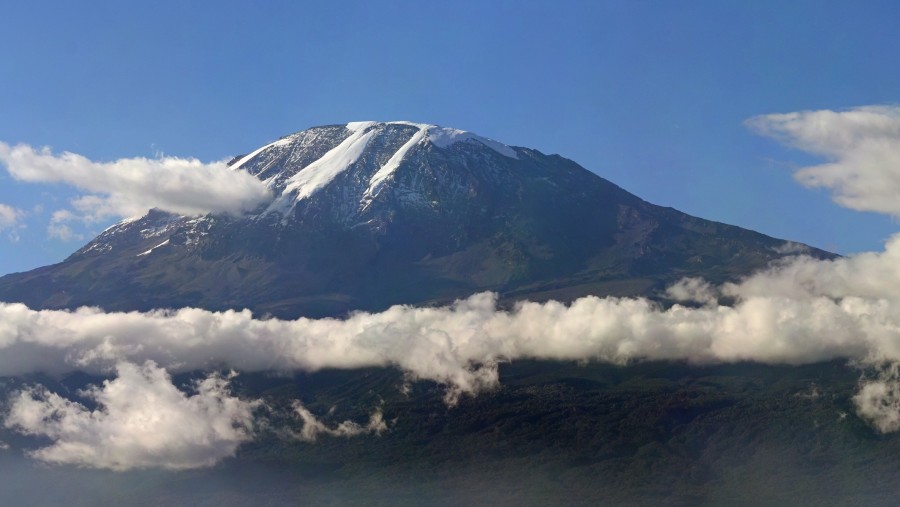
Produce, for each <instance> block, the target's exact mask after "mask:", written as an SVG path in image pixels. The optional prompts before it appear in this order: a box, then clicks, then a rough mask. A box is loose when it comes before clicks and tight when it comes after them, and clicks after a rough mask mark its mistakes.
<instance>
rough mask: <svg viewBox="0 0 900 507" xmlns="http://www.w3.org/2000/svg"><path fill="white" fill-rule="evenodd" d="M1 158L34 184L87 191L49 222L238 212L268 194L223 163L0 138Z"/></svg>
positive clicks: (14, 172)
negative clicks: (98, 153)
mask: <svg viewBox="0 0 900 507" xmlns="http://www.w3.org/2000/svg"><path fill="white" fill-rule="evenodd" d="M0 162H2V163H3V164H4V165H5V166H6V168H7V171H8V172H9V174H10V175H11V176H12V177H13V178H15V179H17V180H20V181H27V182H32V183H63V184H66V185H70V186H73V187H75V188H78V189H80V190H83V191H86V192H89V193H88V194H86V195H82V196H80V197H78V198H76V199H74V200H73V201H72V202H71V205H72V208H73V210H72V211H69V210H65V213H64V214H63V215H60V216H58V217H56V216H55V217H54V221H53V224H56V225H59V224H60V223H61V222H64V221H66V220H72V219H79V220H83V221H86V222H92V221H93V222H96V221H101V220H106V219H108V218H110V217H130V216H139V215H143V214H144V213H146V212H147V210H149V209H150V208H160V209H163V210H166V211H169V212H172V213H177V214H183V215H201V214H206V213H211V212H226V213H240V212H243V211H247V210H250V209H253V208H255V207H256V206H258V205H259V204H261V203H263V202H265V201H266V200H268V199H269V198H270V197H271V196H270V193H269V190H268V189H267V188H266V187H265V185H264V184H263V183H262V182H261V181H259V180H258V179H256V178H255V177H253V176H251V175H250V174H248V173H246V172H243V171H232V170H230V169H229V168H228V166H227V165H226V164H225V163H224V162H215V163H202V162H200V161H199V160H197V159H185V158H177V157H162V158H157V159H148V158H123V159H119V160H115V161H112V162H95V161H92V160H89V159H88V158H86V157H84V156H82V155H78V154H75V153H70V152H63V153H61V154H54V153H53V152H51V151H50V149H49V148H41V149H35V148H33V147H31V146H28V145H25V144H19V145H16V146H10V145H8V144H6V143H3V142H0Z"/></svg>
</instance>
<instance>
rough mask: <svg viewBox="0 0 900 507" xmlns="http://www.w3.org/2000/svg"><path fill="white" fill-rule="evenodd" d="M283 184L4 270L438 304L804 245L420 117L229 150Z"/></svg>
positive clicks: (730, 274) (326, 300) (75, 299)
mask: <svg viewBox="0 0 900 507" xmlns="http://www.w3.org/2000/svg"><path fill="white" fill-rule="evenodd" d="M229 165H230V166H231V168H232V169H233V170H242V171H247V172H249V173H250V174H252V175H255V176H256V177H257V178H259V179H260V180H262V181H263V182H265V184H266V185H267V187H268V188H269V189H271V191H272V196H273V197H272V200H271V201H270V202H268V203H265V204H264V205H262V206H260V207H259V208H258V209H256V210H254V211H253V212H251V213H247V214H245V215H243V216H237V217H236V216H229V215H225V214H211V215H206V216H201V217H187V216H178V215H173V214H170V213H166V212H163V211H160V210H151V211H150V212H149V213H148V214H147V215H145V216H143V217H141V218H138V219H132V220H125V221H123V222H120V223H118V224H116V225H114V226H112V227H110V228H109V229H107V230H106V231H104V232H103V233H102V234H100V235H99V236H97V237H96V238H95V239H94V240H92V241H91V242H90V243H88V244H87V245H86V246H84V247H83V248H81V249H80V250H78V251H77V252H75V253H74V254H72V255H71V256H70V257H69V258H67V259H66V260H65V261H63V262H61V263H59V264H55V265H52V266H47V267H43V268H39V269H36V270H33V271H29V272H26V273H18V274H12V275H7V276H5V277H2V278H0V300H4V301H20V302H24V303H26V304H27V305H29V306H31V307H33V308H74V307H78V306H82V305H98V306H101V307H103V308H105V309H107V310H149V309H152V308H158V307H180V306H197V307H203V308H207V309H212V310H220V309H226V308H250V309H251V310H253V311H254V312H257V313H260V314H271V315H275V316H278V317H285V318H292V317H297V316H300V315H305V316H313V317H319V316H335V315H341V314H344V313H346V312H347V311H350V310H355V309H361V310H380V309H383V308H386V307H387V306H390V305H392V304H397V303H408V304H435V303H443V302H448V301H451V300H453V299H455V298H459V297H465V296H468V295H470V294H472V293H474V292H478V291H484V290H492V291H496V292H498V293H499V294H500V296H501V301H502V302H510V301H513V300H516V299H524V298H527V299H533V300H546V299H551V298H552V299H558V300H563V301H569V300H572V299H574V298H577V297H580V296H583V295H587V294H598V295H642V296H650V297H655V296H659V295H660V294H661V293H662V289H664V287H665V286H666V285H667V284H670V283H672V282H674V281H676V280H678V279H679V278H681V277H683V276H703V277H705V278H706V279H708V280H710V281H713V282H722V281H725V280H731V279H735V278H738V277H740V276H742V275H746V274H748V273H750V272H751V271H753V270H756V269H759V268H761V267H764V266H765V265H766V264H767V263H769V262H770V261H772V260H774V259H777V258H779V257H782V256H784V255H788V254H791V253H796V252H797V251H801V250H802V251H804V252H806V253H810V254H812V255H814V256H820V257H827V256H829V255H830V254H827V253H826V252H822V251H819V250H814V249H811V248H809V247H806V246H803V245H799V244H796V243H793V242H787V241H782V240H778V239H774V238H770V237H768V236H765V235H762V234H759V233H756V232H753V231H749V230H746V229H741V228H739V227H734V226H730V225H725V224H721V223H716V222H711V221H707V220H703V219H700V218H695V217H692V216H689V215H686V214H684V213H681V212H679V211H677V210H674V209H672V208H664V207H660V206H656V205H653V204H650V203H647V202H645V201H643V200H641V199H640V198H638V197H636V196H634V195H632V194H630V193H628V192H626V191H625V190H623V189H622V188H620V187H618V186H616V185H615V184H613V183H611V182H609V181H607V180H605V179H603V178H601V177H600V176H598V175H596V174H594V173H592V172H590V171H588V170H586V169H584V168H583V167H581V166H579V165H578V164H576V163H575V162H573V161H571V160H568V159H565V158H563V157H561V156H558V155H545V154H543V153H541V152H539V151H537V150H533V149H528V148H522V147H511V146H507V145H505V144H502V143H499V142H496V141H493V140H490V139H486V138H483V137H480V136H478V135H475V134H472V133H469V132H465V131H461V130H456V129H451V128H444V127H438V126H435V125H423V124H415V123H409V122H390V123H376V122H354V123H349V124H347V125H330V126H323V127H315V128H311V129H308V130H304V131H301V132H297V133H295V134H291V135H289V136H286V137H283V138H281V139H279V140H277V141H275V142H273V143H271V144H268V145H266V146H263V147H261V148H259V149H257V150H255V151H253V152H251V153H249V154H247V155H244V156H239V157H236V158H235V159H234V160H232V161H231V162H230V164H229Z"/></svg>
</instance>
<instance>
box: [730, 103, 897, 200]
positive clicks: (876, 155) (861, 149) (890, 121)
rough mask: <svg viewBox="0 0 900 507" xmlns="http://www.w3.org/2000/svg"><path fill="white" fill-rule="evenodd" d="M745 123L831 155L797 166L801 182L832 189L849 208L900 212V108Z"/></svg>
mask: <svg viewBox="0 0 900 507" xmlns="http://www.w3.org/2000/svg"><path fill="white" fill-rule="evenodd" d="M747 124H748V125H749V126H750V127H751V128H752V129H754V130H756V131H757V132H759V133H760V134H763V135H766V136H770V137H773V138H775V139H778V140H779V141H781V142H783V143H785V144H788V145H790V146H794V147H796V148H799V149H801V150H803V151H806V152H808V153H811V154H813V155H816V156H819V157H823V158H824V159H826V160H827V162H826V163H824V164H820V165H816V166H811V167H806V168H803V169H800V170H798V171H797V172H796V173H795V174H794V176H795V178H796V179H797V181H798V182H800V183H801V184H803V185H805V186H807V187H819V188H827V189H830V190H831V192H832V197H833V199H834V201H835V202H836V203H838V204H840V205H841V206H845V207H847V208H850V209H854V210H858V211H874V212H878V213H885V214H888V215H892V216H895V217H898V216H900V199H898V198H897V196H898V195H900V107H898V106H867V107H860V108H856V109H851V110H848V111H829V110H822V111H801V112H794V113H786V114H767V115H763V116H757V117H754V118H751V119H749V120H747Z"/></svg>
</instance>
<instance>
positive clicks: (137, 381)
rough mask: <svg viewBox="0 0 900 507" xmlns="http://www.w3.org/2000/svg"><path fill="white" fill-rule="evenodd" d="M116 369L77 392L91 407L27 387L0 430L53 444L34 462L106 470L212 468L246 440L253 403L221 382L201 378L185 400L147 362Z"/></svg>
mask: <svg viewBox="0 0 900 507" xmlns="http://www.w3.org/2000/svg"><path fill="white" fill-rule="evenodd" d="M116 370H117V373H118V377H117V378H115V379H113V380H108V381H105V382H104V383H103V386H101V387H93V388H91V389H89V390H88V391H87V392H84V393H82V394H83V395H85V396H87V397H89V398H91V399H92V400H93V401H95V402H96V403H97V404H98V407H97V408H96V409H94V410H90V409H88V408H86V407H85V406H83V405H81V404H79V403H76V402H73V401H69V400H67V399H65V398H62V397H61V396H59V395H57V394H54V393H50V392H48V391H47V390H45V389H43V388H40V387H37V388H31V389H27V390H24V391H21V392H20V393H18V395H16V396H15V397H14V398H13V399H12V400H11V405H10V409H9V414H8V415H7V417H6V420H5V425H6V427H8V428H11V429H14V430H16V431H19V432H21V433H25V434H28V435H40V436H45V437H48V438H50V439H51V440H52V442H53V443H52V444H51V445H49V446H47V447H44V448H41V449H38V450H36V451H32V452H31V453H30V454H31V456H32V457H34V458H36V459H39V460H41V461H44V462H47V463H54V464H72V465H78V466H86V467H94V468H107V469H112V470H128V469H133V468H148V467H157V468H168V469H175V470H178V469H187V468H198V467H205V466H211V465H213V464H214V463H216V462H218V461H219V460H221V459H223V458H226V457H229V456H232V455H234V453H235V450H236V449H237V447H238V446H239V445H240V444H241V443H243V442H245V441H248V440H250V439H251V438H252V431H253V414H252V413H253V410H254V408H255V406H256V404H255V403H253V402H247V401H243V400H240V399H238V398H236V397H233V396H231V395H230V393H229V389H228V381H227V379H224V378H222V377H219V376H211V377H208V378H206V379H205V380H202V381H199V382H197V384H196V385H195V386H194V387H195V389H196V393H195V394H193V395H190V396H188V395H186V394H185V393H183V392H181V391H179V390H178V389H177V388H176V387H175V386H174V385H173V384H172V381H171V379H170V378H169V375H168V374H167V373H166V371H165V370H163V369H161V368H159V367H158V366H156V365H155V364H154V363H152V362H147V363H145V364H144V365H143V366H138V365H135V364H130V363H124V362H122V363H119V364H118V365H117V367H116Z"/></svg>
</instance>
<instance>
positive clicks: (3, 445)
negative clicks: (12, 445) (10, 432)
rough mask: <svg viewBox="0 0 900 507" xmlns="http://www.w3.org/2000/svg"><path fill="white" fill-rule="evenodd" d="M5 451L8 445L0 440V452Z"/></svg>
mask: <svg viewBox="0 0 900 507" xmlns="http://www.w3.org/2000/svg"><path fill="white" fill-rule="evenodd" d="M6 450H9V444H7V443H6V442H4V441H2V440H0V451H6Z"/></svg>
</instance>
